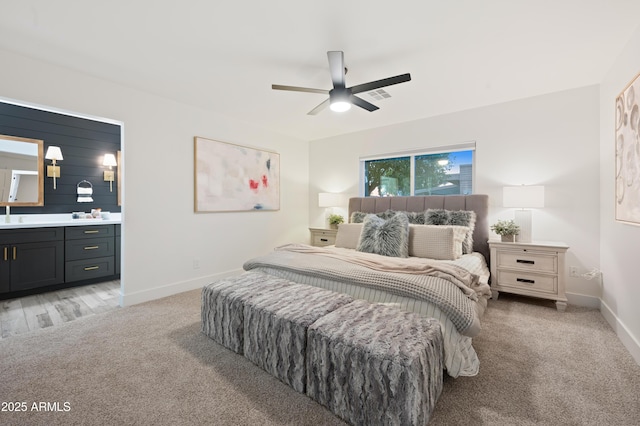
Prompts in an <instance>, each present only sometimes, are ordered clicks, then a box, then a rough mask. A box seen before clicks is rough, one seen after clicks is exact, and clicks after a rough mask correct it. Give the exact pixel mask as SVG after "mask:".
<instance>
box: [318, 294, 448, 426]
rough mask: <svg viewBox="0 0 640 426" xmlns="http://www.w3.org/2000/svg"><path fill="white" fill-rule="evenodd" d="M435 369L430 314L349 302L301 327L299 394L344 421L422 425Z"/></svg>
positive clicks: (438, 350)
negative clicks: (303, 355)
mask: <svg viewBox="0 0 640 426" xmlns="http://www.w3.org/2000/svg"><path fill="white" fill-rule="evenodd" d="M443 369H444V364H443V339H442V332H441V330H440V324H439V322H438V321H437V320H435V319H433V318H431V319H427V318H423V317H420V316H418V315H417V314H414V313H409V312H404V311H399V310H397V309H395V308H393V307H389V306H385V305H382V304H371V303H369V302H366V301H364V300H356V301H354V302H352V303H350V304H348V305H345V306H343V307H341V308H338V309H336V310H335V311H333V312H331V313H329V314H327V315H326V316H324V317H323V318H320V319H319V320H318V321H316V322H315V323H314V324H312V325H311V326H310V327H309V331H308V342H307V395H308V396H309V397H311V398H312V399H314V400H315V401H317V402H318V403H320V404H322V405H324V406H326V407H327V408H329V409H330V410H331V411H332V412H333V413H335V414H336V415H337V416H339V417H341V418H342V419H344V420H346V421H347V422H349V423H351V424H358V425H425V424H427V423H428V422H429V418H430V416H431V412H432V411H433V408H434V407H435V404H436V401H437V399H438V397H439V396H440V393H441V392H442V387H443V374H444V373H443Z"/></svg>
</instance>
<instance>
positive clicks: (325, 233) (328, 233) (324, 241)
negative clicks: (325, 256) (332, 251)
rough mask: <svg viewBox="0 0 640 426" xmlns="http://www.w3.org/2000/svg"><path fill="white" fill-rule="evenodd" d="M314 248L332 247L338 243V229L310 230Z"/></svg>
mask: <svg viewBox="0 0 640 426" xmlns="http://www.w3.org/2000/svg"><path fill="white" fill-rule="evenodd" d="M309 231H311V245H312V246H319V247H322V246H330V245H332V244H335V243H336V234H337V233H338V230H337V229H326V228H309Z"/></svg>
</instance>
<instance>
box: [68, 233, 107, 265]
mask: <svg viewBox="0 0 640 426" xmlns="http://www.w3.org/2000/svg"><path fill="white" fill-rule="evenodd" d="M114 245H115V238H114V237H105V238H88V239H82V240H67V241H66V242H65V247H64V249H65V250H64V255H65V259H66V260H79V259H92V258H94V257H106V256H113V255H114V254H115V247H114Z"/></svg>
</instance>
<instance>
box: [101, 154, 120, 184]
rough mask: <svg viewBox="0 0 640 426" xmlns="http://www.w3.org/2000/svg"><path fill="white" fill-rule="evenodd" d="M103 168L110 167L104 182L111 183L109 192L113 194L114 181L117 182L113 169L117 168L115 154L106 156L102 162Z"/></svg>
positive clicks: (106, 171)
mask: <svg viewBox="0 0 640 426" xmlns="http://www.w3.org/2000/svg"><path fill="white" fill-rule="evenodd" d="M102 165H103V166H109V170H105V171H104V181H105V182H109V191H110V192H113V181H114V180H115V172H114V171H113V167H114V166H117V165H118V163H117V162H116V156H115V155H113V154H105V155H104V160H103V161H102Z"/></svg>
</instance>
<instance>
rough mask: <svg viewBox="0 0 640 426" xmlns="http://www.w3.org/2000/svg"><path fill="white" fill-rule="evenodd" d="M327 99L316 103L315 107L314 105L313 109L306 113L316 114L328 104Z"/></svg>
mask: <svg viewBox="0 0 640 426" xmlns="http://www.w3.org/2000/svg"><path fill="white" fill-rule="evenodd" d="M329 103H330V101H329V99H327V100H325V101H324V102H322V103H321V104H320V105H318V106H317V107H315V108H314V109H312V110H311V111H309V112H308V113H307V115H316V114H318V113H319V112H320V111H322V110H323V109H325V108H326V107H328V106H329Z"/></svg>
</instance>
